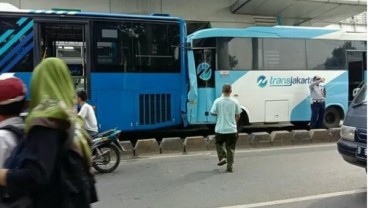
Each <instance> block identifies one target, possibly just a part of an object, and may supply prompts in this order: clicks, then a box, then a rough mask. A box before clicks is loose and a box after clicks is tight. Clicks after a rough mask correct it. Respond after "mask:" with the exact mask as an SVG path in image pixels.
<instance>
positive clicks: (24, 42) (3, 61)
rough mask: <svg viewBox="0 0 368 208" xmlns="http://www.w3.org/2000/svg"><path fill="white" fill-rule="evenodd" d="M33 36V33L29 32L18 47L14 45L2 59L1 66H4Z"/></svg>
mask: <svg viewBox="0 0 368 208" xmlns="http://www.w3.org/2000/svg"><path fill="white" fill-rule="evenodd" d="M32 37H33V33H29V34H28V35H27V37H26V38H24V39H23V40H22V42H20V43H19V44H18V45H17V46H16V47H14V48H13V49H12V50H11V51H10V52H9V53H8V54H7V55H6V56H5V57H4V58H3V59H1V60H0V67H2V66H3V65H4V64H5V63H6V62H7V61H9V60H10V58H11V57H13V56H14V54H15V53H17V52H18V51H19V50H20V49H21V48H22V47H23V46H24V45H25V44H26V43H28V42H29V40H31V39H32Z"/></svg>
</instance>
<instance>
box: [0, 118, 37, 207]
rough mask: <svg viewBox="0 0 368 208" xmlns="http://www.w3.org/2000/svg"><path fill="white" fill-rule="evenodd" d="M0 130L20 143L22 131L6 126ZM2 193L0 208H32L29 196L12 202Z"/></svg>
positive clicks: (0, 195)
mask: <svg viewBox="0 0 368 208" xmlns="http://www.w3.org/2000/svg"><path fill="white" fill-rule="evenodd" d="M0 130H6V131H9V132H11V133H13V134H14V135H15V136H16V138H17V140H18V142H20V140H21V139H22V138H23V136H24V131H23V129H20V128H17V127H15V126H13V125H7V126H3V127H0ZM3 191H4V190H1V189H0V208H32V207H33V205H32V204H33V203H32V199H31V198H30V197H29V196H22V197H20V198H18V199H17V200H15V201H12V200H10V201H9V200H8V195H7V193H6V192H3Z"/></svg>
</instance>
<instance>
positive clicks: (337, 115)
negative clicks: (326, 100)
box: [323, 107, 343, 129]
mask: <svg viewBox="0 0 368 208" xmlns="http://www.w3.org/2000/svg"><path fill="white" fill-rule="evenodd" d="M341 119H343V115H342V112H341V111H340V110H339V109H337V108H336V107H328V108H327V109H326V111H325V116H324V119H323V127H324V128H326V129H329V128H334V127H339V126H340V120H341Z"/></svg>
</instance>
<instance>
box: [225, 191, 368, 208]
mask: <svg viewBox="0 0 368 208" xmlns="http://www.w3.org/2000/svg"><path fill="white" fill-rule="evenodd" d="M365 192H367V190H366V189H356V190H351V191H342V192H335V193H328V194H319V195H312V196H305V197H298V198H292V199H283V200H276V201H268V202H260V203H254V204H243V205H236V206H228V207H218V208H254V207H265V206H272V205H280V204H287V203H294V202H301V201H308V200H315V199H323V198H330V197H336V196H344V195H352V194H359V193H365Z"/></svg>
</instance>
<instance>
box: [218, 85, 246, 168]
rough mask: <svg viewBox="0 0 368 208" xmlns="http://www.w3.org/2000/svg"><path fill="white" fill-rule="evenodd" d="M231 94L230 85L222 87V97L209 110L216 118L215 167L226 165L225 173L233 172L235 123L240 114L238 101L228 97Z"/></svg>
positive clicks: (235, 136) (236, 137) (235, 137)
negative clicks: (216, 157)
mask: <svg viewBox="0 0 368 208" xmlns="http://www.w3.org/2000/svg"><path fill="white" fill-rule="evenodd" d="M231 92H232V90H231V85H229V84H225V85H224V86H223V87H222V96H221V97H219V98H217V99H216V100H215V102H214V103H213V105H212V108H211V114H212V115H214V116H217V120H216V127H215V133H216V150H217V156H218V159H219V162H218V163H217V165H218V166H222V165H225V164H226V163H227V169H226V171H228V172H233V163H234V152H235V145H236V140H237V139H238V136H237V133H238V130H237V122H238V120H239V118H240V113H241V108H240V106H239V103H238V101H237V100H235V99H234V98H232V97H230V94H231ZM224 143H225V146H226V151H225V149H224V146H223V145H224Z"/></svg>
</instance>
